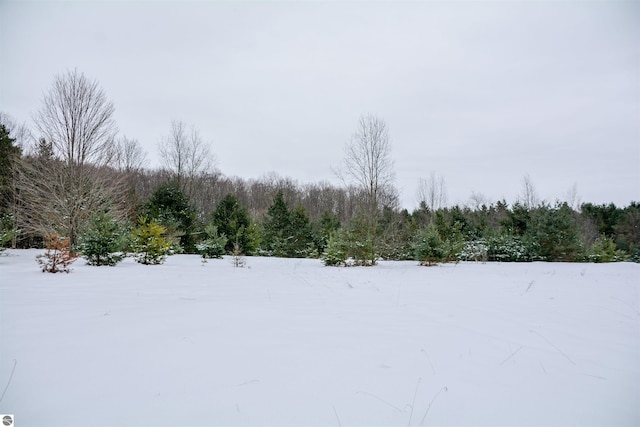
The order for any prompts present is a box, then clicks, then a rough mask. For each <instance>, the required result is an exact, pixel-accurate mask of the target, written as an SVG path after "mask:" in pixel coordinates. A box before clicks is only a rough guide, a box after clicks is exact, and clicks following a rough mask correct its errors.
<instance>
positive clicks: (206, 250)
mask: <svg viewBox="0 0 640 427" xmlns="http://www.w3.org/2000/svg"><path fill="white" fill-rule="evenodd" d="M204 234H205V236H206V238H205V239H204V240H203V241H202V242H200V243H198V244H196V249H197V251H198V253H199V254H200V255H202V259H203V260H205V261H206V260H207V259H208V258H222V255H224V252H225V249H224V248H225V245H226V244H227V240H228V239H227V237H226V236H225V235H224V234H222V235H219V234H218V227H216V226H215V225H213V224H209V225H207V226H206V227H205V229H204Z"/></svg>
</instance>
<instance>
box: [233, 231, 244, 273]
mask: <svg viewBox="0 0 640 427" xmlns="http://www.w3.org/2000/svg"><path fill="white" fill-rule="evenodd" d="M231 263H232V264H233V266H234V267H236V268H238V267H240V268H242V267H244V266H245V265H246V264H247V261H246V260H245V259H244V256H243V255H242V250H241V249H240V243H239V242H238V238H237V237H236V242H235V243H234V244H233V251H232V252H231Z"/></svg>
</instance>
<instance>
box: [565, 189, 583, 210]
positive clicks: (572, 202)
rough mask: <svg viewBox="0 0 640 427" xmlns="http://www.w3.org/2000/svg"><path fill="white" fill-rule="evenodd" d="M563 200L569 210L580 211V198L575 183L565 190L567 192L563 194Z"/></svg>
mask: <svg viewBox="0 0 640 427" xmlns="http://www.w3.org/2000/svg"><path fill="white" fill-rule="evenodd" d="M564 198H565V201H566V202H567V205H569V207H570V208H571V209H573V210H574V211H576V212H579V211H580V205H581V204H582V198H581V197H580V195H579V194H578V184H577V183H574V184H573V185H572V186H571V188H569V189H568V190H567V192H566V193H565V194H564Z"/></svg>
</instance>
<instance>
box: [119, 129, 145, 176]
mask: <svg viewBox="0 0 640 427" xmlns="http://www.w3.org/2000/svg"><path fill="white" fill-rule="evenodd" d="M115 160H116V164H117V165H118V170H120V172H123V173H125V174H129V173H134V172H139V171H141V170H142V169H143V168H144V164H145V162H146V160H147V153H146V151H144V150H143V149H142V146H140V143H139V142H138V140H137V139H129V138H127V137H126V136H123V137H121V138H119V139H118V140H117V142H116V146H115Z"/></svg>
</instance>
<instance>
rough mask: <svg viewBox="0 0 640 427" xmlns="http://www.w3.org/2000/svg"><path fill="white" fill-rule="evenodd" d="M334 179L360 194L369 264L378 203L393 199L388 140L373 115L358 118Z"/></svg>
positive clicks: (372, 256) (374, 248)
mask: <svg viewBox="0 0 640 427" xmlns="http://www.w3.org/2000/svg"><path fill="white" fill-rule="evenodd" d="M338 176H340V177H341V178H342V179H343V180H345V181H348V182H350V183H352V184H353V185H355V186H356V187H357V188H358V189H359V190H361V191H362V193H363V195H364V214H365V225H366V228H367V230H366V232H367V238H368V239H369V242H368V244H369V245H370V250H369V252H370V253H369V261H370V262H371V263H372V264H375V262H376V252H377V249H378V248H377V246H378V244H377V243H378V242H377V233H376V229H377V223H378V218H379V214H380V209H381V208H382V203H384V202H392V201H393V200H394V199H395V200H397V197H394V196H393V195H394V194H395V193H396V191H395V188H394V185H393V184H394V179H395V173H394V170H393V160H392V158H391V139H390V137H389V130H388V129H387V124H386V123H385V122H384V120H382V119H381V118H378V117H376V116H373V115H363V116H361V117H360V120H359V122H358V129H357V131H356V132H355V133H354V134H353V136H352V137H351V141H350V142H349V144H347V146H346V147H345V158H344V161H343V164H342V168H341V169H340V170H339V171H338Z"/></svg>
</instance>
